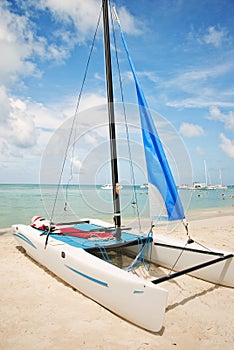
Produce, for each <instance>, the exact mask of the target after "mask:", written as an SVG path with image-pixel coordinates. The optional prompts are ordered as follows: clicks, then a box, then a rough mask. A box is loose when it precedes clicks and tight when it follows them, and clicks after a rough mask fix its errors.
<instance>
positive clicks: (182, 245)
mask: <svg viewBox="0 0 234 350" xmlns="http://www.w3.org/2000/svg"><path fill="white" fill-rule="evenodd" d="M128 250H129V251H131V252H133V253H136V249H135V248H134V247H130V248H128ZM150 260H151V261H152V262H153V263H155V264H158V265H160V266H162V267H166V268H168V269H170V270H171V269H172V270H174V271H179V272H176V273H173V272H171V273H170V276H169V278H167V277H168V276H166V277H162V278H161V279H160V278H159V279H158V280H155V281H154V282H155V283H156V284H158V283H160V282H163V281H166V280H169V279H170V278H173V277H178V276H180V275H183V274H185V273H186V274H189V275H192V276H194V277H197V278H200V279H202V280H205V281H208V282H211V283H214V284H219V285H223V286H227V287H234V254H233V252H227V251H223V250H219V249H216V248H205V247H203V246H201V245H199V244H197V243H190V244H186V241H181V240H177V239H173V238H170V237H168V236H164V235H159V234H155V235H154V241H153V249H152V252H151V256H150Z"/></svg>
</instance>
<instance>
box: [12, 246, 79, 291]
mask: <svg viewBox="0 0 234 350" xmlns="http://www.w3.org/2000/svg"><path fill="white" fill-rule="evenodd" d="M16 249H18V251H19V252H20V253H22V254H23V255H24V256H25V257H26V258H27V259H28V260H30V261H31V262H32V263H34V264H35V265H36V266H38V267H39V268H41V269H42V270H43V271H45V272H46V273H48V274H49V275H50V276H51V277H53V278H55V279H56V281H57V282H60V283H62V284H63V285H64V286H66V287H69V288H71V289H72V290H73V291H75V292H76V291H77V289H76V288H74V287H72V286H71V285H70V284H68V283H66V282H65V281H64V280H62V279H61V278H59V277H58V276H57V275H55V274H54V273H53V272H52V271H50V270H48V269H47V267H45V266H44V265H41V264H40V263H39V262H37V261H36V260H34V259H33V258H31V256H30V255H28V254H27V252H26V250H25V249H24V248H23V247H21V246H16ZM78 293H80V292H79V291H78ZM80 294H82V293H80Z"/></svg>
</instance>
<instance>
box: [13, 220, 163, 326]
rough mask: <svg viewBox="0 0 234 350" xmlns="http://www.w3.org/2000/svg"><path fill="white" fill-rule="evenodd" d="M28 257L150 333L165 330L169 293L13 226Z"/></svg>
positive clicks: (31, 230) (23, 227)
mask: <svg viewBox="0 0 234 350" xmlns="http://www.w3.org/2000/svg"><path fill="white" fill-rule="evenodd" d="M12 231H13V235H14V236H15V238H16V239H17V241H18V242H19V244H20V245H21V246H22V247H23V248H24V249H25V250H26V252H27V254H28V255H29V256H31V257H32V258H33V259H34V260H36V261H37V262H39V263H40V264H41V265H43V266H45V267H47V268H48V269H49V270H50V271H52V272H53V273H54V274H56V275H57V276H59V277H60V278H61V279H62V280H64V281H66V282H67V283H68V284H69V285H71V286H73V287H74V288H76V289H77V290H78V291H80V292H82V293H83V294H85V295H86V296H88V297H89V298H91V299H93V300H95V301H96V302H98V303H100V304H101V305H103V306H104V307H106V308H107V309H109V310H111V311H113V312H114V313H116V314H117V315H119V316H121V317H123V318H124V319H126V320H128V321H130V322H132V323H134V324H136V325H138V326H140V327H142V328H145V329H147V330H150V331H153V332H157V331H159V330H160V329H161V328H162V325H163V321H164V314H165V308H166V303H167V294H168V293H167V291H166V290H165V289H163V288H161V287H159V286H156V285H154V284H152V283H151V282H149V281H146V280H144V279H141V278H139V277H137V276H136V275H133V274H131V273H129V272H127V271H124V270H121V269H120V268H118V267H116V266H113V265H112V264H110V263H108V262H105V261H103V260H101V259H99V258H97V257H95V256H93V255H92V254H90V253H88V252H86V251H85V250H84V249H82V248H77V247H73V246H71V245H68V244H66V243H63V242H61V241H58V240H56V239H54V238H52V237H49V241H48V245H47V247H46V249H45V237H46V236H45V235H43V236H41V235H40V233H41V232H40V231H38V230H37V229H34V228H32V227H31V226H26V225H14V226H12Z"/></svg>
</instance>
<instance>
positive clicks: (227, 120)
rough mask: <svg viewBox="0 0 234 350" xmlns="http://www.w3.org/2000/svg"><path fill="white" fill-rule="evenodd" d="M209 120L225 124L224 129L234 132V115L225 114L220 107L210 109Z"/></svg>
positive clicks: (231, 113) (230, 113)
mask: <svg viewBox="0 0 234 350" xmlns="http://www.w3.org/2000/svg"><path fill="white" fill-rule="evenodd" d="M209 112H210V114H209V116H208V119H210V120H216V121H219V122H221V123H223V124H224V127H225V128H226V129H229V130H233V131H234V113H233V112H232V111H230V112H229V113H228V114H224V113H222V112H221V111H220V109H219V108H218V107H214V106H213V107H210V109H209Z"/></svg>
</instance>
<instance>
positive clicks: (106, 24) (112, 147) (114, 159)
mask: <svg viewBox="0 0 234 350" xmlns="http://www.w3.org/2000/svg"><path fill="white" fill-rule="evenodd" d="M102 10H103V27H104V46H105V66H106V84H107V85H106V88H107V102H108V116H109V136H110V151H111V174H112V186H113V192H112V195H113V205H114V224H115V229H116V233H115V235H116V238H117V239H119V240H120V239H121V229H120V227H121V215H120V199H119V189H118V187H119V180H118V163H117V147H116V136H115V135H116V133H115V113H114V97H113V82H112V67H111V53H110V32H109V16H108V0H103V1H102Z"/></svg>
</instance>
